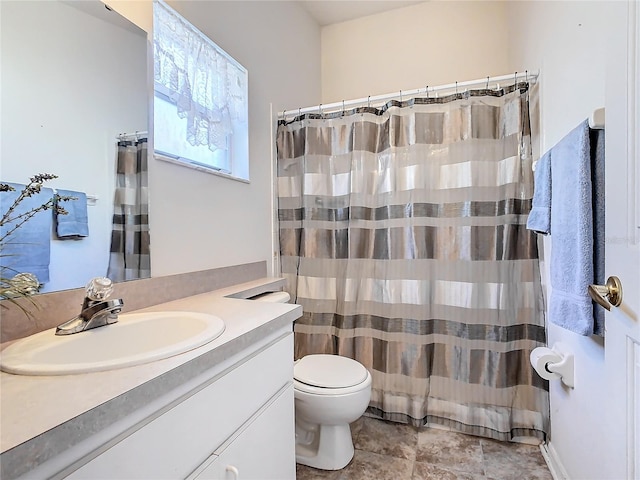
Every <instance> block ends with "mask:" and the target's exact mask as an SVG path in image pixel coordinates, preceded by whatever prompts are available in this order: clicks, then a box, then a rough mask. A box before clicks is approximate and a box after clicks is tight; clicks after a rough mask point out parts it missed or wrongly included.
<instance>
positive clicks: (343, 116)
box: [342, 100, 344, 117]
mask: <svg viewBox="0 0 640 480" xmlns="http://www.w3.org/2000/svg"><path fill="white" fill-rule="evenodd" d="M342 116H343V117H344V100H342Z"/></svg>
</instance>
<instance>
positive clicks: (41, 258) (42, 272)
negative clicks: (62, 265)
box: [0, 182, 53, 283]
mask: <svg viewBox="0 0 640 480" xmlns="http://www.w3.org/2000/svg"><path fill="white" fill-rule="evenodd" d="M3 183H7V182H3ZM9 185H11V186H12V187H13V188H15V191H14V192H1V193H0V214H1V215H4V214H5V213H6V212H7V210H8V209H9V208H10V207H11V205H13V202H14V201H15V200H16V199H17V198H18V196H19V195H20V192H21V190H22V189H23V188H24V185H20V184H16V183H9ZM52 197H53V190H51V189H50V188H43V189H41V190H40V193H38V194H35V195H32V196H31V197H27V198H25V199H24V200H23V201H22V202H20V204H19V205H18V207H17V208H16V210H14V212H13V213H12V214H11V217H12V218H13V217H15V216H16V215H20V214H21V213H25V212H28V211H30V210H32V209H34V208H37V207H40V206H41V205H43V204H44V203H46V202H47V201H49V200H51V198H52ZM51 219H52V215H51V211H50V210H43V211H40V212H38V213H36V214H35V215H34V216H33V217H32V218H31V219H30V220H29V221H27V222H26V223H24V224H23V225H22V226H20V227H19V228H18V229H17V230H16V231H15V232H13V233H12V234H11V235H9V236H8V237H7V238H5V239H4V240H3V245H2V251H0V269H1V270H2V276H4V277H6V278H13V277H14V276H15V275H17V274H18V273H32V274H34V275H35V276H36V277H37V278H38V281H39V282H40V283H46V282H48V281H49V262H50V257H51V223H52V220H51ZM15 225H16V222H11V223H8V224H5V225H2V227H0V237H4V235H5V234H6V233H7V232H8V231H10V230H11V229H12V228H13V227H14V226H15Z"/></svg>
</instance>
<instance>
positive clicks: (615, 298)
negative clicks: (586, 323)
mask: <svg viewBox="0 0 640 480" xmlns="http://www.w3.org/2000/svg"><path fill="white" fill-rule="evenodd" d="M589 295H590V296H591V298H592V299H593V301H594V302H596V303H597V304H598V305H600V306H602V307H604V308H606V309H607V310H611V305H613V306H614V307H619V306H620V305H621V304H622V283H620V279H619V278H618V277H613V276H611V277H609V278H607V283H606V285H589Z"/></svg>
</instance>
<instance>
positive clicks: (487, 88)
mask: <svg viewBox="0 0 640 480" xmlns="http://www.w3.org/2000/svg"><path fill="white" fill-rule="evenodd" d="M485 90H489V77H487V88H486V89H485Z"/></svg>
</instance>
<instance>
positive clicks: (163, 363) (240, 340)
mask: <svg viewBox="0 0 640 480" xmlns="http://www.w3.org/2000/svg"><path fill="white" fill-rule="evenodd" d="M283 284H284V280H283V279H273V278H263V279H258V280H254V281H251V282H247V283H243V284H240V285H236V286H232V287H227V288H224V289H220V290H216V291H213V292H210V293H203V294H200V295H196V296H192V297H187V298H183V299H180V300H175V301H172V302H168V303H163V304H159V305H155V306H153V307H148V308H144V309H141V310H137V312H153V311H191V312H202V313H209V314H213V315H216V316H218V317H220V318H221V319H223V320H224V322H225V331H224V332H223V333H222V335H220V336H219V337H218V338H216V339H215V340H213V341H212V342H210V343H208V344H205V345H203V346H201V347H199V348H196V349H194V350H191V351H188V352H185V353H183V354H180V355H176V356H173V357H169V358H166V359H163V360H159V361H155V362H151V363H147V364H143V365H137V366H133V367H127V368H120V369H116V370H110V371H103V372H95V373H85V374H76V375H59V376H22V375H11V374H7V373H4V372H1V373H0V387H1V389H2V405H1V420H2V431H1V439H2V440H1V451H2V463H5V462H6V461H9V462H10V463H13V462H14V461H18V460H19V459H20V458H21V460H20V461H25V460H27V459H29V461H31V459H32V457H33V456H37V455H35V453H36V452H38V451H39V450H41V449H42V448H44V447H45V446H46V447H50V446H52V445H53V444H55V445H56V447H55V449H54V450H62V449H64V448H66V447H67V446H71V445H73V444H75V443H77V442H78V441H82V440H83V438H82V437H85V436H86V437H88V436H90V435H92V434H94V433H96V432H97V431H99V430H100V429H103V428H106V426H109V425H111V424H113V423H114V422H117V421H121V420H122V419H123V418H124V417H125V416H126V415H127V414H128V413H130V412H131V411H133V410H135V409H136V408H140V407H141V406H143V405H145V404H146V403H149V402H150V401H151V400H152V399H154V398H157V397H159V396H161V395H163V394H164V393H165V392H167V391H169V390H171V389H173V388H175V387H176V386H177V385H179V384H180V383H184V382H185V381H187V380H189V379H193V378H195V377H197V376H198V375H200V374H201V373H203V372H205V371H206V370H208V369H210V368H211V367H212V366H215V365H216V364H220V363H222V362H224V361H225V360H228V359H229V358H231V357H232V356H233V355H234V354H235V353H237V352H238V351H240V350H242V349H243V348H246V347H247V346H248V345H251V344H252V343H254V342H255V341H257V340H259V339H262V338H265V337H267V336H268V335H269V334H270V333H272V332H276V331H277V330H278V329H282V328H283V327H284V326H286V325H288V324H292V323H293V321H294V320H295V319H297V318H298V317H300V315H301V314H302V308H301V307H300V306H299V305H292V304H279V303H268V302H254V301H249V300H245V299H246V298H248V297H251V296H253V295H256V294H259V293H262V292H268V291H273V290H279V289H280V287H281V286H282V285H283ZM132 313H133V312H132ZM106 328H108V327H106ZM5 345H6V344H5ZM5 345H2V346H0V347H4V346H5ZM292 365H293V359H292ZM54 453H55V452H54ZM31 454H34V455H31ZM47 456H49V455H47ZM43 460H46V459H41V461H43ZM3 467H4V465H3ZM3 470H4V468H3Z"/></svg>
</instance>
